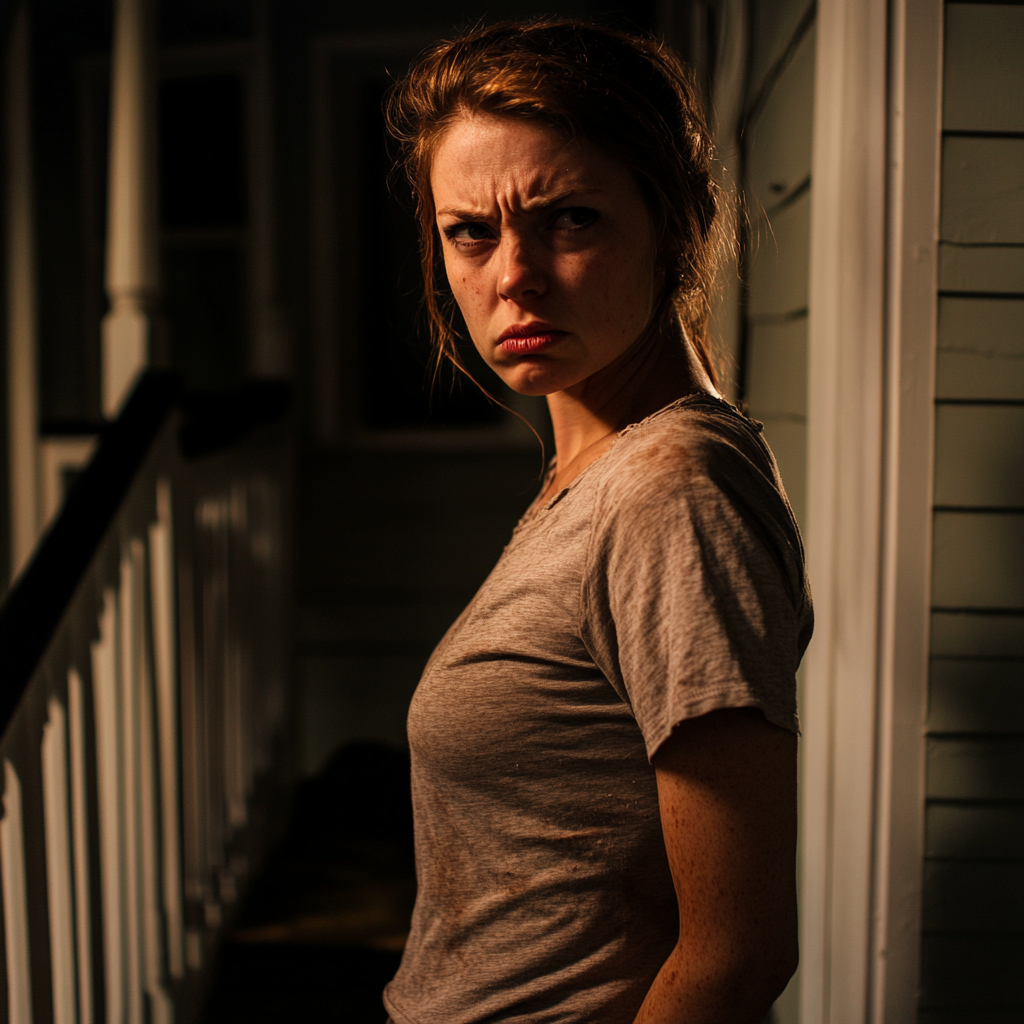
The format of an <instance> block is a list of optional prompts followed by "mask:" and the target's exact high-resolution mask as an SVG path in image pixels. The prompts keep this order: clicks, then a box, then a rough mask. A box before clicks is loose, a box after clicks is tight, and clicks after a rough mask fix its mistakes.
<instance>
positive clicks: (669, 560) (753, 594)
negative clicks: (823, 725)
mask: <svg viewBox="0 0 1024 1024" xmlns="http://www.w3.org/2000/svg"><path fill="white" fill-rule="evenodd" d="M733 415H735V414H733ZM750 429H752V428H750ZM752 446H754V441H753V439H751V440H750V441H749V442H747V443H746V444H744V445H742V446H738V445H737V444H736V443H734V442H730V441H727V440H722V439H720V438H716V437H714V436H711V435H708V434H707V433H701V432H694V433H692V434H691V435H690V436H688V437H683V438H679V437H674V438H671V439H665V438H658V437H653V438H648V439H647V441H646V443H644V444H642V445H638V446H636V451H634V452H631V453H630V458H629V459H628V460H625V461H624V462H623V465H622V467H621V469H620V471H619V472H617V473H616V474H614V475H613V476H610V477H609V479H608V481H607V482H606V485H605V487H604V488H603V491H602V493H601V494H600V495H599V496H598V499H597V501H596V504H595V510H594V517H593V522H592V526H591V530H592V533H591V538H590V544H589V550H588V557H587V564H586V570H585V574H584V581H583V593H582V601H581V609H582V629H581V632H582V635H583V639H584V642H585V644H586V645H587V648H588V650H589V651H590V653H591V656H592V657H593V658H594V661H595V663H596V664H597V665H598V666H599V667H600V668H601V670H602V671H603V672H604V673H605V675H606V676H607V677H608V679H609V681H610V682H611V684H612V685H613V686H614V687H615V689H616V690H617V691H618V692H619V694H620V695H621V696H622V697H623V699H624V700H626V701H627V702H628V704H629V706H630V707H631V709H632V711H633V714H634V716H635V717H636V720H637V723H638V724H639V726H640V730H641V732H642V734H643V737H644V742H645V745H646V749H647V753H648V756H649V757H652V756H653V755H654V753H655V751H657V749H658V748H659V747H660V746H661V744H662V743H663V742H664V741H665V740H666V739H667V738H668V736H669V735H670V733H671V732H672V729H673V728H674V727H675V726H676V725H677V724H678V723H680V722H682V721H683V720H685V719H687V718H693V717H696V716H698V715H702V714H706V713H707V712H709V711H714V710H717V709H720V708H729V707H756V708H759V709H760V710H761V711H762V712H763V713H764V715H765V717H766V718H767V719H768V720H769V721H771V722H773V723H774V724H776V725H779V726H781V727H783V728H785V729H789V730H792V731H797V729H798V722H797V712H796V669H797V667H798V665H799V661H800V657H801V655H802V654H803V650H804V648H805V647H806V645H807V640H808V639H809V635H810V601H809V595H808V593H807V589H806V580H805V576H804V569H803V557H802V549H801V546H800V540H799V535H798V533H797V528H796V524H795V521H794V520H793V517H792V513H791V511H790V509H789V506H788V503H787V502H786V500H785V498H784V496H783V494H782V492H781V490H780V486H781V485H780V484H779V481H778V478H777V471H776V470H775V467H774V461H773V460H772V458H771V456H770V453H768V451H767V448H766V447H765V446H763V445H761V451H762V452H763V454H760V453H759V452H758V451H757V449H756V447H755V449H754V451H753V455H752V454H751V451H750V449H751V447H752ZM744 448H746V449H747V450H744Z"/></svg>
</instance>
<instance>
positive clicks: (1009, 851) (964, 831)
mask: <svg viewBox="0 0 1024 1024" xmlns="http://www.w3.org/2000/svg"><path fill="white" fill-rule="evenodd" d="M925 852H926V853H927V855H928V856H929V857H944V858H948V859H951V860H972V861H983V860H1011V859H1013V860H1021V861H1024V805H1013V804H1005V805H1002V806H995V807H993V806H991V805H978V804H974V805H971V804H933V805H932V806H931V807H929V808H928V816H927V826H926V840H925Z"/></svg>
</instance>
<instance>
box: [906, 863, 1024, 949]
mask: <svg viewBox="0 0 1024 1024" xmlns="http://www.w3.org/2000/svg"><path fill="white" fill-rule="evenodd" d="M923 911H924V921H923V924H924V927H925V929H926V930H927V931H930V932H1019V931H1020V922H1021V920H1022V919H1024V862H1010V863H1000V862H985V861H982V862H965V861H932V862H929V863H926V864H925V872H924V907H923Z"/></svg>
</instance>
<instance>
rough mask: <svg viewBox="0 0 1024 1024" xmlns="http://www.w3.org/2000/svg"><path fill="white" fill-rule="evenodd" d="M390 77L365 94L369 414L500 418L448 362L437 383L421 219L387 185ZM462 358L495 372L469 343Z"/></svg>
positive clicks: (476, 369) (486, 421)
mask: <svg viewBox="0 0 1024 1024" xmlns="http://www.w3.org/2000/svg"><path fill="white" fill-rule="evenodd" d="M387 84H388V83H387V81H386V80H384V79H380V80H370V81H366V82H364V84H363V88H362V91H361V94H360V96H359V97H358V98H359V106H360V109H359V115H360V117H359V121H360V126H359V143H360V145H359V149H360V154H361V165H360V168H359V189H358V191H359V198H360V200H361V201H360V203H359V240H358V252H359V255H360V260H359V262H360V265H361V267H362V272H361V278H362V287H361V289H360V304H361V306H362V309H361V314H362V315H361V317H360V323H361V324H362V328H363V330H362V339H361V341H362V344H361V352H360V364H361V365H360V369H361V395H360V398H361V404H362V422H363V425H364V426H367V427H370V428H374V429H388V428H391V429H395V428H410V427H418V426H423V425H424V424H428V423H429V424H431V425H434V426H450V427H479V426H487V425H490V424H494V423H497V422H498V421H499V420H500V418H501V415H502V413H501V410H500V409H498V408H497V407H495V406H494V405H492V404H491V403H490V402H488V401H487V399H486V398H484V396H483V395H482V394H481V393H480V392H479V390H478V389H477V388H476V387H475V385H473V384H472V383H471V382H469V381H467V380H465V378H463V377H462V375H461V374H458V375H456V374H455V373H454V371H453V370H452V369H451V368H450V367H449V366H448V365H445V366H444V367H443V368H442V370H441V372H440V374H439V375H438V379H437V381H436V383H435V384H434V385H433V387H431V377H432V374H431V371H430V345H429V332H428V330H427V325H426V322H425V318H424V317H423V315H422V314H421V302H420V295H421V292H422V284H421V277H420V264H419V238H418V235H417V231H416V223H415V221H414V219H413V215H412V213H411V212H410V211H409V210H408V209H406V208H405V206H403V205H402V204H400V203H399V202H398V201H397V200H396V199H395V198H394V197H393V196H392V195H391V194H390V192H389V189H388V172H389V170H390V167H391V158H390V156H389V154H388V147H387V145H386V142H385V135H384V125H383V119H382V116H381V101H382V99H383V96H384V91H385V89H386V88H387ZM463 359H464V361H465V363H466V364H467V367H468V368H469V369H470V372H472V373H473V376H474V377H475V378H476V379H477V380H479V381H480V382H481V383H482V384H484V385H485V386H490V382H488V381H487V377H491V378H493V375H492V374H491V373H490V371H489V370H488V369H487V367H486V366H485V365H484V364H483V361H482V360H481V359H480V357H479V356H478V355H477V353H476V351H475V349H473V347H472V345H470V344H468V343H467V344H466V346H465V348H464V353H463ZM457 378H458V379H457Z"/></svg>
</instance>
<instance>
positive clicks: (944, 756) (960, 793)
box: [928, 736, 1024, 962]
mask: <svg viewBox="0 0 1024 1024" xmlns="http://www.w3.org/2000/svg"><path fill="white" fill-rule="evenodd" d="M928 797H929V798H930V799H933V800H1024V738H1021V737H1019V736H1015V737H1004V736H999V737H977V738H974V737H972V738H969V739H963V738H956V739H946V738H944V737H935V736H933V737H930V738H929V740H928ZM1022 962H1024V961H1022Z"/></svg>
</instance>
